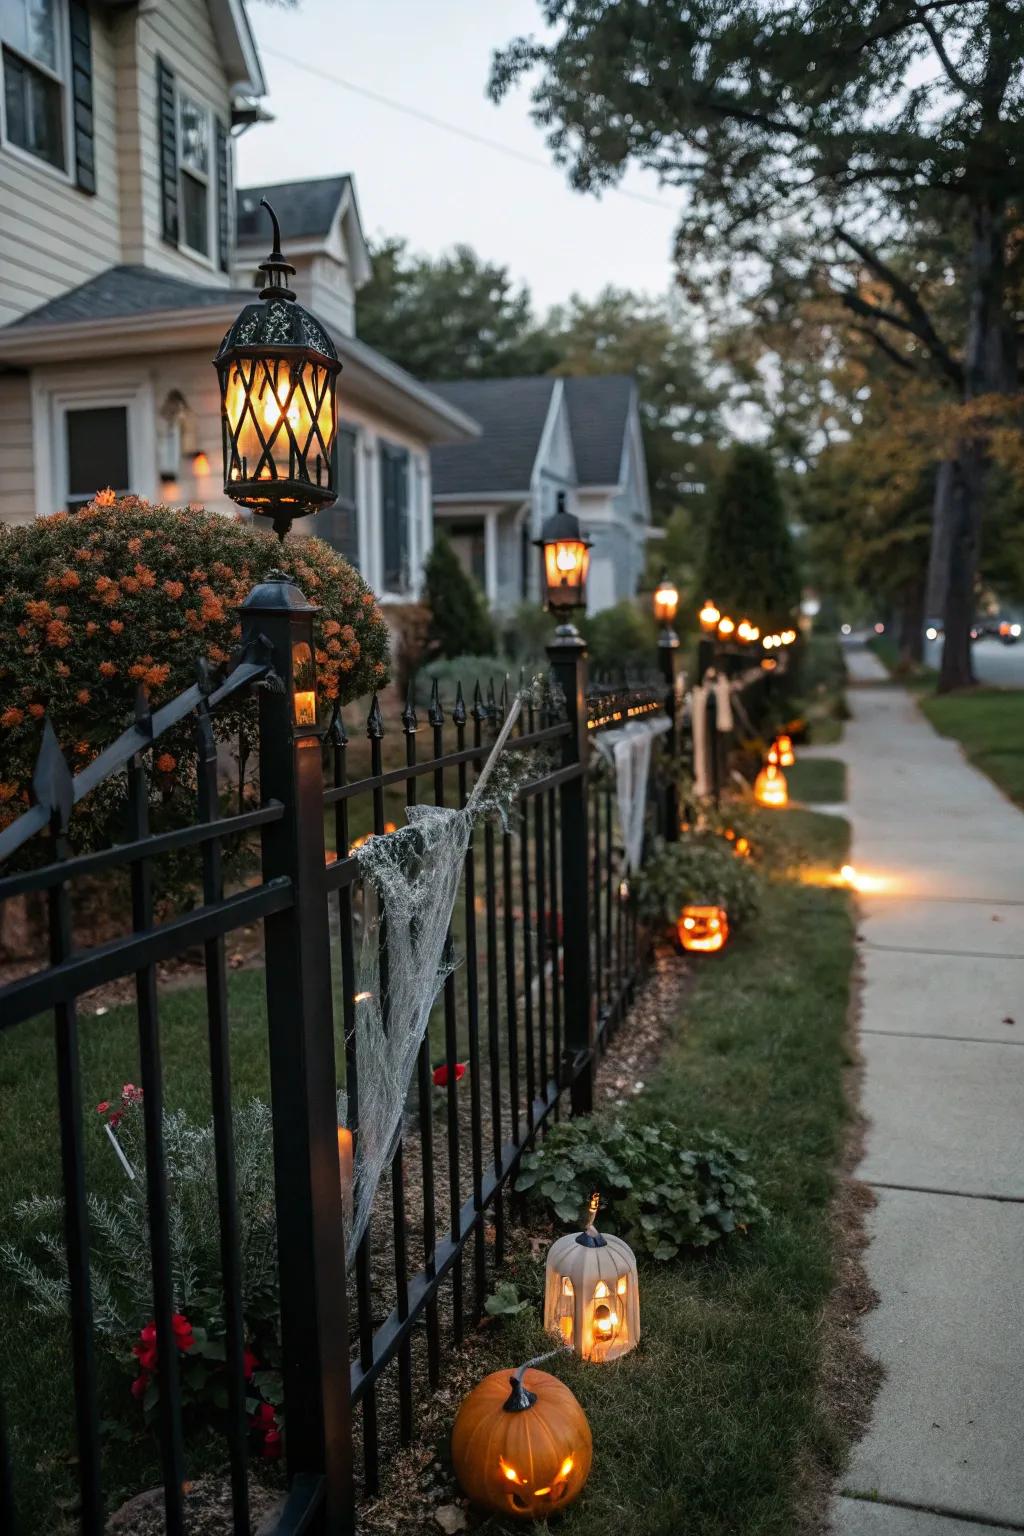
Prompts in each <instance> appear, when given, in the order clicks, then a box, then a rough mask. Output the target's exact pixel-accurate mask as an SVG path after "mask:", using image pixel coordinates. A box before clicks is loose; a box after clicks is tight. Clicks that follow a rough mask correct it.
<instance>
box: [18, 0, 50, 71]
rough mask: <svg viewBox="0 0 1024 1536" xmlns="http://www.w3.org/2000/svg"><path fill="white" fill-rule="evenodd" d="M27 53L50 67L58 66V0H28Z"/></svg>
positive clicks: (26, 7)
mask: <svg viewBox="0 0 1024 1536" xmlns="http://www.w3.org/2000/svg"><path fill="white" fill-rule="evenodd" d="M25 9H26V11H27V18H26V22H27V25H26V31H27V34H28V36H27V39H26V49H25V51H26V53H28V54H30V55H31V56H32V58H33V59H38V60H39V62H40V64H45V65H46V66H47V68H49V69H56V68H57V4H56V0H27V4H26V6H25Z"/></svg>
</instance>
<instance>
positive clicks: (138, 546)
mask: <svg viewBox="0 0 1024 1536" xmlns="http://www.w3.org/2000/svg"><path fill="white" fill-rule="evenodd" d="M141 551H142V540H141V539H129V540H128V553H129V554H130V555H137V554H140V553H141Z"/></svg>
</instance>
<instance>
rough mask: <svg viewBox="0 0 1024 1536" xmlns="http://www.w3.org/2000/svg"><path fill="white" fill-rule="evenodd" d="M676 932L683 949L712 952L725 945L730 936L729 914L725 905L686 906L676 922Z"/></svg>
mask: <svg viewBox="0 0 1024 1536" xmlns="http://www.w3.org/2000/svg"><path fill="white" fill-rule="evenodd" d="M676 934H677V935H678V938H679V942H680V944H681V945H682V947H683V949H693V950H698V951H701V952H703V953H705V954H711V953H713V952H714V951H715V950H717V949H722V948H724V946H725V941H726V939H727V938H728V937H729V914H728V912H727V911H726V910H725V908H724V907H693V906H691V907H684V908H683V910H682V912H680V914H679V921H678V923H677V924H676Z"/></svg>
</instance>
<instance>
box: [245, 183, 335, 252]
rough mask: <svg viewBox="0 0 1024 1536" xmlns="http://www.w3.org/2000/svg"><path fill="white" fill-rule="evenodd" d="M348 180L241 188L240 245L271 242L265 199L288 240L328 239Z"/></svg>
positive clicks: (285, 239)
mask: <svg viewBox="0 0 1024 1536" xmlns="http://www.w3.org/2000/svg"><path fill="white" fill-rule="evenodd" d="M348 183H349V178H348V176H321V177H319V178H318V179H317V180H315V181H279V182H275V183H274V185H273V186H270V187H240V188H239V189H238V192H237V193H236V195H235V217H236V225H237V230H238V240H239V243H242V242H244V241H249V240H252V241H257V240H264V241H267V242H269V239H270V221H269V220H268V218H267V215H266V213H265V212H264V211H263V209H262V208H261V207H260V198H261V197H265V198H266V199H267V202H268V203H270V204H271V205H272V206H273V209H274V212H275V213H276V214H277V217H278V221H279V223H280V225H281V229H282V231H283V236H284V241H285V249H287V242H288V241H289V240H309V239H312V238H314V237H315V236H317V235H326V234H327V232H328V230H329V229H330V227H331V225H332V223H333V222H334V215H335V214H336V213H337V211H338V204H339V203H340V202H341V198H342V194H343V193H344V191H345V188H346V187H347V186H348Z"/></svg>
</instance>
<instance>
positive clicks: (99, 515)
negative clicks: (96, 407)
mask: <svg viewBox="0 0 1024 1536" xmlns="http://www.w3.org/2000/svg"><path fill="white" fill-rule="evenodd" d="M274 567H277V568H279V569H281V570H284V571H286V572H287V573H288V574H289V575H290V576H291V577H292V578H293V580H294V581H295V582H296V583H297V585H298V586H299V587H301V589H302V591H303V592H304V593H305V594H306V596H307V597H308V598H309V599H310V601H311V602H313V603H316V604H317V606H318V607H319V609H320V612H319V614H318V615H317V618H316V621H315V641H316V663H317V686H318V691H319V694H320V697H321V700H322V701H323V702H324V703H326V704H328V705H329V704H330V703H331V702H332V701H333V700H336V699H337V700H340V701H341V702H342V703H345V702H347V701H348V700H351V699H354V698H357V697H358V696H359V695H360V694H365V693H368V692H369V691H370V690H371V689H372V688H376V687H380V686H381V685H382V684H384V683H385V682H387V680H388V667H389V657H388V632H387V627H386V625H385V623H384V620H383V618H382V616H381V613H380V610H379V608H378V607H377V602H376V599H375V598H374V596H373V593H372V592H371V591H370V590H369V588H368V587H367V586H366V583H365V582H364V581H363V579H362V577H361V576H359V574H358V572H356V571H355V570H353V568H352V566H350V565H349V564H348V562H347V561H345V560H343V559H342V557H341V556H340V555H338V554H336V553H335V552H334V550H332V549H331V548H330V547H329V546H328V545H326V544H324V543H322V542H321V541H320V540H319V539H290V540H288V541H287V542H286V543H285V544H284V545H283V546H282V545H281V544H279V543H278V541H277V539H276V538H275V537H274V536H273V534H270V533H264V532H262V531H258V530H256V529H255V528H253V527H251V526H248V525H246V524H243V523H240V522H236V521H234V520H233V519H232V518H229V517H222V516H220V515H218V514H217V513H212V512H206V511H205V510H204V509H203V508H201V507H194V506H193V507H186V508H184V509H180V508H175V509H173V510H171V509H169V508H167V507H162V506H155V505H150V504H149V503H147V502H144V501H139V500H138V499H137V498H136V497H131V496H129V497H124V498H123V499H121V500H118V499H117V498H116V497H115V496H114V495H113V493H112V492H109V491H105V492H101V493H100V495H99V496H97V498H96V499H95V501H92V502H90V503H89V505H88V506H85V507H82V508H81V509H80V510H78V511H76V512H58V513H57V514H56V515H55V516H53V517H45V518H39V519H37V520H36V521H35V522H34V523H31V524H29V525H27V526H23V527H13V528H12V527H6V526H4V525H2V524H0V827H2V826H4V825H6V824H7V822H9V821H11V820H13V819H14V817H15V816H17V815H19V814H20V813H21V811H22V810H24V808H25V806H26V805H27V804H28V799H29V785H30V783H31V779H32V772H33V769H34V767H35V762H36V756H37V753H38V751H39V743H40V737H41V725H42V719H43V716H44V715H48V716H49V718H50V720H51V721H52V722H53V726H54V729H55V730H56V732H57V736H58V738H59V740H60V744H61V747H62V749H63V751H64V754H65V757H66V758H67V761H68V763H69V765H70V766H71V768H72V771H74V772H77V771H78V770H80V769H81V768H82V767H84V766H85V764H86V763H87V762H89V761H90V760H91V759H92V758H93V757H95V756H96V755H97V753H98V752H100V751H101V750H102V749H103V748H104V747H105V746H107V745H108V744H109V743H110V742H111V741H112V740H113V739H114V738H115V737H116V736H117V735H119V733H120V732H121V731H122V730H123V729H124V728H125V726H126V725H128V723H129V722H130V720H131V718H132V712H133V708H134V701H135V695H136V691H137V689H138V686H139V684H140V683H141V684H142V685H143V686H144V687H145V688H146V690H147V692H148V694H149V698H150V703H151V705H152V706H153V708H158V707H159V706H160V705H161V704H164V703H166V702H167V701H168V700H170V699H172V698H173V697H174V696H175V695H176V694H178V693H180V692H182V690H183V689H185V688H187V687H189V686H190V684H192V683H193V682H194V681H195V677H196V661H197V659H198V658H200V657H205V658H206V659H207V660H208V661H210V662H211V663H213V664H214V666H215V667H217V666H220V667H224V666H226V665H227V663H228V662H229V661H230V660H231V658H232V656H233V655H234V653H235V651H236V650H237V647H238V643H239V637H240V625H239V619H238V613H237V608H238V605H239V604H240V603H241V602H242V600H243V598H244V597H245V596H246V594H247V593H248V592H249V591H250V589H251V588H252V587H253V586H254V585H255V584H256V583H257V582H258V581H260V580H262V578H263V577H264V576H265V575H266V573H267V572H268V571H269V570H271V569H272V568H274ZM214 730H215V732H216V734H217V736H218V737H219V739H221V740H223V741H228V742H231V743H238V741H239V739H240V738H241V741H242V744H243V749H244V751H246V752H248V751H251V750H252V748H253V747H254V746H255V734H256V711H255V704H254V701H253V700H252V698H251V697H249V696H245V697H240V698H239V699H237V700H236V701H233V703H232V704H231V706H230V707H228V708H225V709H224V710H221V711H218V712H217V714H216V715H215V716H214ZM193 749H194V742H193V727H192V723H191V721H186V722H184V723H183V724H182V725H181V726H179V727H176V728H175V729H174V730H173V731H171V732H168V734H167V735H166V736H165V737H162V738H161V739H160V742H159V746H158V753H157V762H156V764H155V766H156V769H157V772H158V774H159V784H158V787H157V789H156V790H155V791H154V792H155V793H158V794H159V797H160V805H161V807H163V808H165V809H166V810H167V812H168V814H167V815H165V816H162V817H161V818H160V819H161V820H163V821H164V822H165V823H166V822H168V821H171V820H175V819H184V820H187V819H188V818H189V816H190V815H191V814H193V813H194V803H195V802H194V798H193V797H194V789H195V769H194V750H193ZM112 794H113V795H114V798H115V799H117V798H119V794H118V793H116V792H114V791H113V789H112V790H111V792H109V793H102V792H101V793H100V794H99V796H98V797H90V799H89V800H87V801H85V802H83V803H82V804H81V805H80V806H79V807H78V808H77V809H76V812H75V816H74V818H73V822H72V841H73V842H74V844H75V845H76V846H77V847H79V848H84V847H95V846H100V845H102V843H103V841H104V840H106V839H107V838H108V837H109V836H110V835H111V830H112V826H111V816H110V812H111V809H112V805H111V795H112ZM175 803H177V807H178V812H179V815H178V816H175V815H174V808H175Z"/></svg>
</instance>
